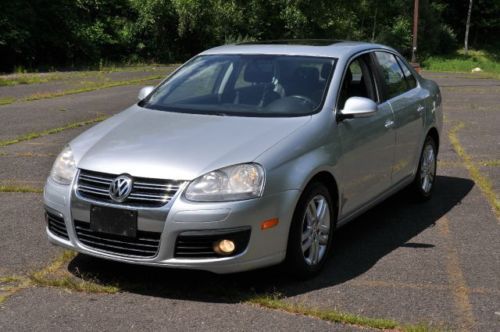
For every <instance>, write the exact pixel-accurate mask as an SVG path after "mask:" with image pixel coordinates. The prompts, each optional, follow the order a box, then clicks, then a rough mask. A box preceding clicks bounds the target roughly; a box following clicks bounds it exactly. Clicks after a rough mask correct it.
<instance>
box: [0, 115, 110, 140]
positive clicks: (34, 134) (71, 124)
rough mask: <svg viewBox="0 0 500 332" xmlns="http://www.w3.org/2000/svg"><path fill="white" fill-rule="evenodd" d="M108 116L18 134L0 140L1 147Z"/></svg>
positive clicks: (98, 120) (77, 126) (76, 126)
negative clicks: (14, 136)
mask: <svg viewBox="0 0 500 332" xmlns="http://www.w3.org/2000/svg"><path fill="white" fill-rule="evenodd" d="M106 118H107V116H99V117H97V118H94V119H90V120H85V121H79V122H72V123H69V124H67V125H65V126H62V127H57V128H52V129H47V130H43V131H38V132H31V133H28V134H25V135H21V136H18V137H16V138H13V139H10V140H3V141H0V147H4V146H8V145H12V144H16V143H20V142H24V141H29V140H32V139H35V138H39V137H43V136H47V135H53V134H57V133H60V132H61V131H64V130H68V129H74V128H79V127H83V126H87V125H90V124H94V123H97V122H101V121H103V120H105V119H106Z"/></svg>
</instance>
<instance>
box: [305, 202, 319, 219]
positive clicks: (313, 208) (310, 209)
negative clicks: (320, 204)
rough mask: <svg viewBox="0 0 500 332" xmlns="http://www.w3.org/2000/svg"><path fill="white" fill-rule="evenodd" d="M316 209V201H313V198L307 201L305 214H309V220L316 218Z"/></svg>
mask: <svg viewBox="0 0 500 332" xmlns="http://www.w3.org/2000/svg"><path fill="white" fill-rule="evenodd" d="M317 213H318V212H317V210H316V203H315V202H314V199H313V200H312V201H311V202H310V203H309V205H308V206H307V214H308V215H309V216H310V218H311V221H314V220H316V218H317Z"/></svg>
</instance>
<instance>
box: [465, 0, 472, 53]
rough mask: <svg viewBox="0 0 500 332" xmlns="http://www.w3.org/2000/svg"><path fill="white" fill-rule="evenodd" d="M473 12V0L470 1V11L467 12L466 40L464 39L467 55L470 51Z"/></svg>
mask: <svg viewBox="0 0 500 332" xmlns="http://www.w3.org/2000/svg"><path fill="white" fill-rule="evenodd" d="M471 12H472V0H470V2H469V11H468V12H467V23H465V41H464V53H465V55H467V52H469V28H470V15H471Z"/></svg>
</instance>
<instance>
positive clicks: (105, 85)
mask: <svg viewBox="0 0 500 332" xmlns="http://www.w3.org/2000/svg"><path fill="white" fill-rule="evenodd" d="M161 78H163V76H162V75H153V76H148V77H143V78H139V79H133V80H126V81H115V82H105V83H100V82H98V83H91V84H88V85H87V86H85V87H83V88H77V89H68V90H62V91H56V92H41V93H35V94H33V95H31V96H28V97H26V98H25V100H26V101H32V100H40V99H49V98H56V97H62V96H67V95H74V94H78V93H83V92H90V91H94V90H99V89H106V88H113V87H117V86H124V85H131V84H136V83H141V82H146V81H152V80H157V79H161Z"/></svg>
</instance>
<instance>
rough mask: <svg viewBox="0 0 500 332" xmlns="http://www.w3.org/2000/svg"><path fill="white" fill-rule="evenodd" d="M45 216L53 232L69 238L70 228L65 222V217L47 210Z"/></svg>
mask: <svg viewBox="0 0 500 332" xmlns="http://www.w3.org/2000/svg"><path fill="white" fill-rule="evenodd" d="M45 218H46V219H47V226H48V228H49V231H50V232H51V233H52V234H54V235H55V236H58V237H61V238H63V239H66V240H69V236H68V230H67V229H66V224H65V223H64V219H63V218H62V217H59V216H57V215H55V214H53V213H50V212H47V211H46V212H45Z"/></svg>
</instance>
